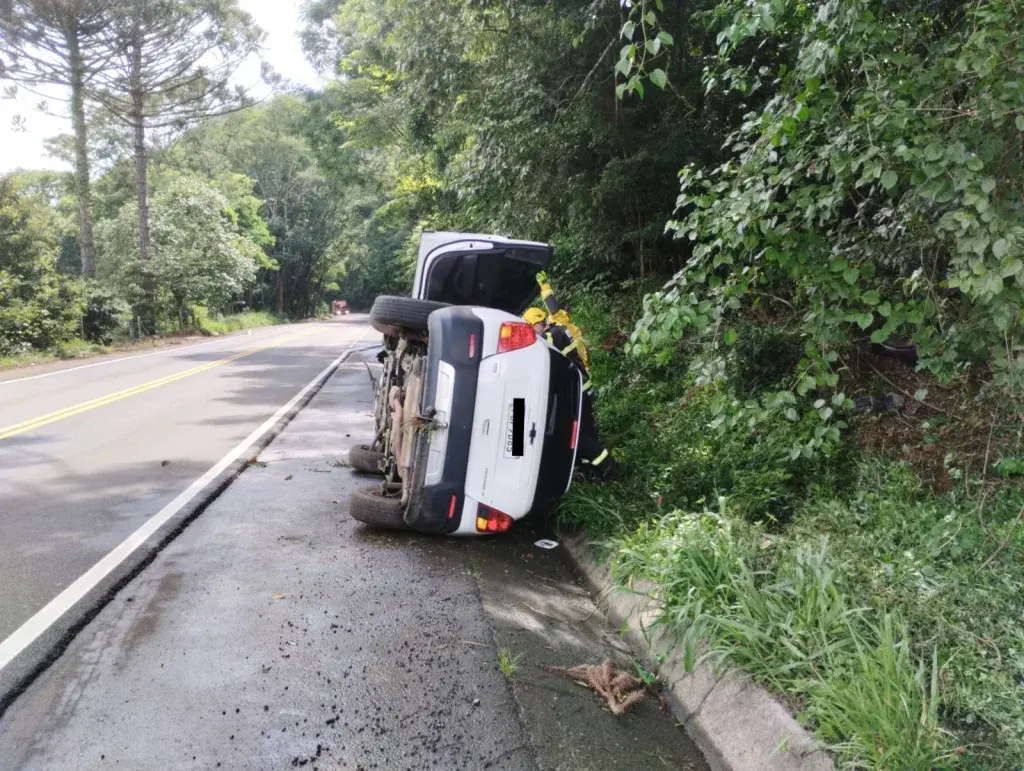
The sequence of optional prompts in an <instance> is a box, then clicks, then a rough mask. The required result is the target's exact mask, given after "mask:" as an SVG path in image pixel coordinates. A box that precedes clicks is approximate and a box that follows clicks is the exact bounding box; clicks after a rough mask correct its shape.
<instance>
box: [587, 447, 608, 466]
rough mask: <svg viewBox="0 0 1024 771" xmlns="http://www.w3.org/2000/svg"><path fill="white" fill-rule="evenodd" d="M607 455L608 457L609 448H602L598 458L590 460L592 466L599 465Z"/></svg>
mask: <svg viewBox="0 0 1024 771" xmlns="http://www.w3.org/2000/svg"><path fill="white" fill-rule="evenodd" d="M607 457H608V450H601V454H600V455H598V456H597V457H596V458H594V459H593V460H592V461H590V465H591V466H596V465H598V464H599V463H600V462H601V461H603V460H604V459H605V458H607Z"/></svg>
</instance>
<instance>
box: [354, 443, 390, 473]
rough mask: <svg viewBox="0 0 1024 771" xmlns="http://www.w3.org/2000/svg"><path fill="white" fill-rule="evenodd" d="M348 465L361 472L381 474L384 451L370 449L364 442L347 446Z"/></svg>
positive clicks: (382, 471)
mask: <svg viewBox="0 0 1024 771" xmlns="http://www.w3.org/2000/svg"><path fill="white" fill-rule="evenodd" d="M348 465H350V466H351V467H352V468H354V469H355V470H356V471H358V472H360V473H363V474H383V473H384V453H382V452H377V451H376V450H371V449H370V448H369V446H367V445H365V444H357V445H356V446H355V447H350V448H349V451H348Z"/></svg>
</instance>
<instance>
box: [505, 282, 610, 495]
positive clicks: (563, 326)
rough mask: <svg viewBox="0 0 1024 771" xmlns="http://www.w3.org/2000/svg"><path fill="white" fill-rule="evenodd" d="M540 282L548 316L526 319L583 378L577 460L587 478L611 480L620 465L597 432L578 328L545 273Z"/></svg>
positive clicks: (531, 313)
mask: <svg viewBox="0 0 1024 771" xmlns="http://www.w3.org/2000/svg"><path fill="white" fill-rule="evenodd" d="M537 282H538V283H539V284H540V285H541V296H542V297H543V298H544V301H545V305H547V308H548V313H545V312H544V311H542V310H541V309H540V308H528V309H527V310H526V312H525V313H524V314H523V319H524V320H525V321H527V322H528V323H530V324H532V325H533V328H534V329H535V330H536V331H537V334H538V335H540V336H541V337H543V338H544V339H545V340H547V341H548V343H549V344H550V345H551V346H553V347H554V348H555V349H556V350H557V351H558V352H559V353H561V354H562V355H563V356H565V357H566V358H567V359H568V360H569V361H570V362H571V363H572V365H573V366H574V367H576V369H578V370H579V372H580V374H581V375H582V376H583V405H582V409H581V410H580V428H579V439H578V441H579V449H578V451H577V457H578V458H579V463H580V467H581V470H582V471H583V472H584V473H585V474H586V475H587V476H593V477H596V478H597V479H611V478H612V477H614V476H615V474H616V473H617V471H618V464H617V463H616V461H615V459H614V458H612V457H611V453H609V451H608V448H607V447H605V446H604V442H602V441H601V437H600V435H599V434H598V432H597V420H596V418H595V416H594V389H593V383H592V381H591V379H590V371H589V365H590V361H589V357H588V356H587V351H586V347H585V346H584V345H583V339H582V335H581V334H580V330H579V327H577V326H576V325H575V324H573V323H572V322H571V321H570V320H569V314H567V313H566V312H565V311H564V310H562V309H560V308H559V307H558V304H557V302H555V300H554V298H553V297H552V296H551V287H550V285H549V284H548V283H547V276H546V275H544V274H543V273H539V274H537ZM545 291H546V296H545ZM549 301H550V302H549ZM574 333H575V334H574Z"/></svg>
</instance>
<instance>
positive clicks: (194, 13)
mask: <svg viewBox="0 0 1024 771" xmlns="http://www.w3.org/2000/svg"><path fill="white" fill-rule="evenodd" d="M122 2H123V6H124V7H123V10H124V12H123V14H122V15H121V16H120V17H119V18H117V19H114V20H113V21H112V23H111V24H110V25H109V26H108V27H107V30H106V36H107V37H106V45H107V46H108V47H109V48H110V49H111V50H112V51H115V52H116V54H117V55H116V57H115V58H114V60H113V61H112V62H111V66H110V67H109V68H108V69H107V70H106V71H104V73H103V74H102V76H101V77H99V78H97V79H96V81H95V83H94V87H93V88H92V90H91V93H92V95H93V96H95V98H96V99H97V100H98V101H99V102H100V103H101V104H102V105H103V106H104V107H105V108H106V109H107V110H108V111H109V112H110V113H111V114H112V115H114V116H115V117H116V118H117V119H118V120H120V121H121V122H122V123H124V124H125V125H126V126H128V127H130V129H131V131H132V134H133V150H134V156H135V177H136V201H137V206H136V213H137V218H138V222H137V232H138V256H139V262H140V265H141V271H142V277H143V288H144V290H145V294H146V296H147V298H148V300H149V302H148V309H147V310H146V311H145V313H144V315H143V325H144V327H145V331H146V332H153V331H155V322H156V316H155V313H156V308H155V283H154V281H155V277H154V275H153V273H152V270H151V267H150V265H149V262H150V257H151V254H150V244H151V233H150V215H149V190H148V180H147V171H148V159H147V146H146V135H147V131H150V130H153V129H169V130H181V129H184V128H187V127H188V126H190V125H192V124H193V123H195V122H197V121H199V120H201V119H203V118H205V117H209V116H211V115H216V114H220V113H225V112H229V111H232V110H235V109H238V108H239V107H241V106H244V105H245V104H247V102H248V97H247V94H246V91H245V89H244V88H242V87H240V86H233V85H232V83H231V81H232V78H233V76H234V75H235V73H236V71H237V69H238V67H239V66H240V64H241V63H242V62H243V61H244V60H245V59H246V58H248V57H249V56H250V55H252V54H254V53H256V52H257V51H258V50H259V48H260V46H261V44H262V40H263V33H262V32H261V31H260V29H259V28H258V27H257V26H256V25H255V23H254V22H253V21H252V18H251V17H250V16H249V14H247V13H245V12H244V11H242V10H241V9H240V8H239V7H238V3H237V0H209V1H206V2H203V1H201V0H122Z"/></svg>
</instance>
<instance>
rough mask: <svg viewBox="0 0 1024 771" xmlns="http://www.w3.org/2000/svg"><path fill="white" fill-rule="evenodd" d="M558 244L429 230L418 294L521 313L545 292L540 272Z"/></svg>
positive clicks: (421, 256)
mask: <svg viewBox="0 0 1024 771" xmlns="http://www.w3.org/2000/svg"><path fill="white" fill-rule="evenodd" d="M553 251H554V249H553V247H551V246H549V245H547V244H541V243H536V242H533V241H514V240H511V239H507V238H503V237H501V236H486V235H481V236H477V235H471V234H466V233H423V234H422V236H421V237H420V251H419V259H418V263H417V266H416V278H415V280H414V284H413V295H414V296H415V297H419V298H422V299H424V300H435V301H437V302H444V303H449V304H451V305H477V306H482V307H485V308H495V309H497V310H502V311H505V312H507V313H513V314H515V315H517V316H518V315H519V314H520V313H522V312H523V311H524V310H526V309H527V308H528V307H529V306H530V303H532V302H533V301H534V299H535V298H536V297H537V294H538V293H539V292H540V289H539V287H538V286H537V279H536V275H537V272H538V271H541V270H544V269H545V268H546V267H547V265H548V263H549V262H550V261H551V255H552V253H553Z"/></svg>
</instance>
